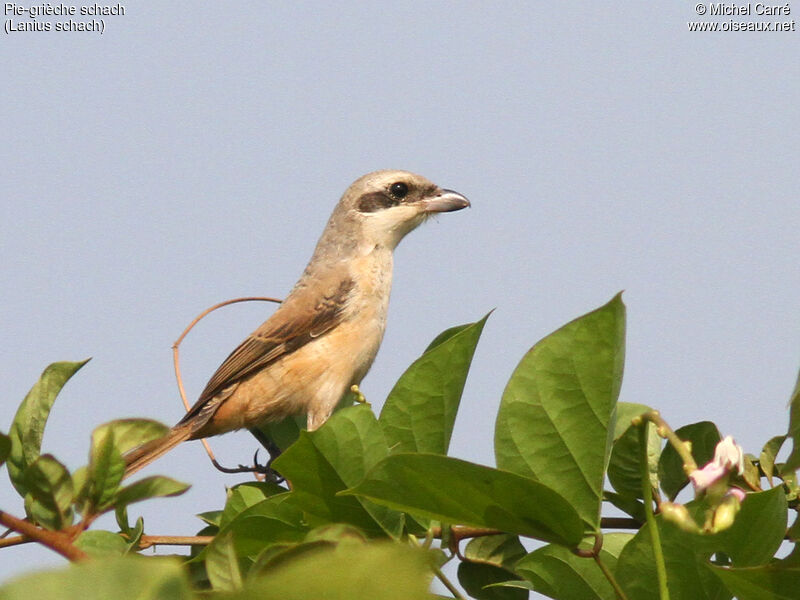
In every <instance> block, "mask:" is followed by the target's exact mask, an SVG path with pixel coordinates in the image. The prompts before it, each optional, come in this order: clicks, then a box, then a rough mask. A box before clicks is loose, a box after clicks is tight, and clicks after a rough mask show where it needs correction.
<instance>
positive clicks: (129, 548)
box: [125, 517, 144, 554]
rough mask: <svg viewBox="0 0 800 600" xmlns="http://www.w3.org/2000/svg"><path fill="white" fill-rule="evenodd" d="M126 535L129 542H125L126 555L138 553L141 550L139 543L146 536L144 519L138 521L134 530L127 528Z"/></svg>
mask: <svg viewBox="0 0 800 600" xmlns="http://www.w3.org/2000/svg"><path fill="white" fill-rule="evenodd" d="M125 533H126V535H127V536H128V538H127V540H125V541H126V545H125V554H129V553H132V552H136V550H138V549H139V541H140V540H141V539H142V535H143V534H144V519H143V518H142V517H139V518H138V519H136V525H135V526H134V527H133V529H131V528H130V527H127V528H126V530H125Z"/></svg>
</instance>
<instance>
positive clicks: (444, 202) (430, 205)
mask: <svg viewBox="0 0 800 600" xmlns="http://www.w3.org/2000/svg"><path fill="white" fill-rule="evenodd" d="M468 206H470V203H469V200H467V199H466V198H465V197H464V196H462V195H461V194H459V193H458V192H454V191H453V190H439V193H438V194H437V195H436V196H432V197H431V198H427V199H425V200H423V207H424V211H425V212H426V213H441V212H452V211H454V210H461V209H462V208H467V207H468Z"/></svg>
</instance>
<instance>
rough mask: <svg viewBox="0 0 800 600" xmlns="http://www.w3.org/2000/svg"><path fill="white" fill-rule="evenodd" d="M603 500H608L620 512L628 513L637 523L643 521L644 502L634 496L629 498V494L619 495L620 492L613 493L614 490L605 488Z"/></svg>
mask: <svg viewBox="0 0 800 600" xmlns="http://www.w3.org/2000/svg"><path fill="white" fill-rule="evenodd" d="M603 501H605V502H610V503H611V504H613V505H614V506H616V507H617V508H618V509H620V510H621V511H622V512H624V513H627V514H629V515H630V516H632V517H633V518H634V519H636V520H637V521H639V523H644V522H645V518H646V517H645V514H644V504H643V503H642V502H640V501H639V500H636V499H635V498H631V497H630V496H621V495H620V494H615V493H614V492H609V491H608V490H605V491H604V492H603Z"/></svg>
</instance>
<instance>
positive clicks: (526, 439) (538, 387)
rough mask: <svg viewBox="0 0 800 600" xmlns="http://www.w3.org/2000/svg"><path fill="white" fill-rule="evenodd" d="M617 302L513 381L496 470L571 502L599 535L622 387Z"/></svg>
mask: <svg viewBox="0 0 800 600" xmlns="http://www.w3.org/2000/svg"><path fill="white" fill-rule="evenodd" d="M624 354H625V306H624V304H623V303H622V299H621V298H620V296H619V295H617V296H615V297H614V298H613V299H612V300H611V301H610V302H609V303H608V304H606V305H605V306H602V307H601V308H599V309H597V310H595V311H592V312H590V313H588V314H587V315H584V316H582V317H580V318H578V319H576V320H574V321H572V322H571V323H568V324H567V325H565V326H564V327H562V328H561V329H559V330H558V331H556V332H555V333H552V334H550V335H549V336H547V337H546V338H544V339H543V340H541V341H540V342H538V343H537V344H536V345H535V346H534V347H533V348H531V350H530V351H529V352H528V353H527V354H526V355H525V356H524V357H523V359H522V361H521V362H520V363H519V365H518V366H517V368H516V369H515V371H514V373H513V374H512V376H511V379H510V380H509V382H508V384H507V386H506V389H505V392H504V393H503V399H502V402H501V405H500V411H499V413H498V415H497V423H496V426H495V438H494V447H495V455H496V459H497V466H498V467H499V468H501V469H505V470H507V471H511V472H513V473H517V474H519V475H522V476H525V477H532V478H535V479H537V480H538V481H541V482H542V483H544V484H546V485H548V486H550V487H551V488H552V489H554V490H556V491H557V492H558V493H560V494H561V495H562V496H563V497H565V498H569V499H570V501H571V502H572V503H573V505H574V506H575V508H576V510H577V511H578V514H579V515H580V516H581V518H582V519H583V520H584V522H585V523H586V524H587V525H588V526H589V527H590V528H592V529H593V530H595V529H597V528H598V527H599V524H600V504H601V499H602V496H603V480H604V477H605V471H606V465H607V464H608V459H609V454H610V451H611V439H612V435H613V431H614V420H615V419H614V410H615V406H616V402H617V396H618V394H619V389H620V385H621V383H622V368H623V362H624Z"/></svg>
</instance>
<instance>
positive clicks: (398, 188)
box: [389, 181, 408, 199]
mask: <svg viewBox="0 0 800 600" xmlns="http://www.w3.org/2000/svg"><path fill="white" fill-rule="evenodd" d="M389 191H390V192H391V194H392V196H394V197H395V198H398V199H402V198H405V197H406V196H407V195H408V186H407V185H406V184H405V183H403V182H402V181H398V182H397V183H393V184H392V185H391V187H390V188H389Z"/></svg>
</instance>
